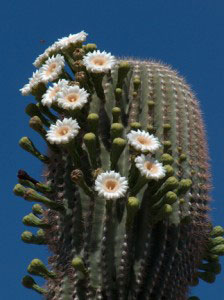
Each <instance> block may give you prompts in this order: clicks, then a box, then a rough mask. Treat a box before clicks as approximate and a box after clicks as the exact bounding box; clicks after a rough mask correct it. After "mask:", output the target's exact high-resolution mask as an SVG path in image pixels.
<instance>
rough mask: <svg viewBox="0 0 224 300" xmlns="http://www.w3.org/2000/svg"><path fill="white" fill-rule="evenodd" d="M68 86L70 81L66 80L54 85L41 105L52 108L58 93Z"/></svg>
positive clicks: (43, 98)
mask: <svg viewBox="0 0 224 300" xmlns="http://www.w3.org/2000/svg"><path fill="white" fill-rule="evenodd" d="M67 85H68V81H67V80H65V79H60V80H58V82H57V83H53V86H51V87H49V88H48V89H47V91H46V93H45V94H44V95H43V97H42V100H41V103H42V104H43V105H45V106H48V107H50V106H51V105H52V104H53V103H54V102H55V101H56V98H57V95H58V92H60V91H61V90H62V89H63V88H65V87H66V86H67Z"/></svg>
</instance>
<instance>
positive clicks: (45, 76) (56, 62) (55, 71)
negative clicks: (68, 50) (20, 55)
mask: <svg viewBox="0 0 224 300" xmlns="http://www.w3.org/2000/svg"><path fill="white" fill-rule="evenodd" d="M64 65H65V60H64V57H63V56H62V55H60V54H57V55H56V56H52V57H50V58H48V60H47V61H46V62H45V64H44V65H43V66H42V67H41V68H40V77H41V80H42V81H43V82H45V83H47V82H48V81H53V80H55V79H57V78H58V76H59V75H60V74H61V72H62V70H63V67H64Z"/></svg>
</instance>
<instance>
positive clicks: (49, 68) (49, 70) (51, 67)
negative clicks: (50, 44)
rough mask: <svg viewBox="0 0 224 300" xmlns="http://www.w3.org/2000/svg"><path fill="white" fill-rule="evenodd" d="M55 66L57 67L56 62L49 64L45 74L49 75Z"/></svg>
mask: <svg viewBox="0 0 224 300" xmlns="http://www.w3.org/2000/svg"><path fill="white" fill-rule="evenodd" d="M56 67H57V64H56V63H52V64H51V65H49V67H48V70H47V72H46V74H47V75H50V74H51V73H52V72H54V70H55V69H56Z"/></svg>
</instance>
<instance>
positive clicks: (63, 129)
mask: <svg viewBox="0 0 224 300" xmlns="http://www.w3.org/2000/svg"><path fill="white" fill-rule="evenodd" d="M68 132H69V128H68V127H65V126H64V127H61V128H59V129H58V131H57V133H58V134H59V135H61V136H63V135H66V134H67V133H68Z"/></svg>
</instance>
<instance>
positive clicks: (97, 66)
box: [83, 50, 116, 73]
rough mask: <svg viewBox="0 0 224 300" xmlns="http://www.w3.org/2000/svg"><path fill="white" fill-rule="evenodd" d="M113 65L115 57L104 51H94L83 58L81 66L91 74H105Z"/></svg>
mask: <svg viewBox="0 0 224 300" xmlns="http://www.w3.org/2000/svg"><path fill="white" fill-rule="evenodd" d="M115 63H116V60H115V57H114V56H112V55H111V54H110V53H106V52H105V51H103V52H100V51H99V50H97V51H96V50H95V51H93V52H89V53H87V54H86V55H85V56H84V57H83V64H84V65H85V66H86V69H87V70H88V71H90V72H92V73H106V72H108V71H109V70H111V69H112V68H113V66H114V65H115Z"/></svg>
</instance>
